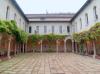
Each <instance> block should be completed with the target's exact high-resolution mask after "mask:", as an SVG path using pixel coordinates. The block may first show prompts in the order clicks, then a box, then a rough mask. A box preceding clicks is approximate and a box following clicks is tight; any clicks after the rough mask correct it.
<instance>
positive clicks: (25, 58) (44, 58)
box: [0, 53, 100, 74]
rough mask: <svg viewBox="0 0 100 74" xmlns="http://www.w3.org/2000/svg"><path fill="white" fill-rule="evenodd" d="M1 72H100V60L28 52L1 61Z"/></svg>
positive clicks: (74, 73) (79, 56)
mask: <svg viewBox="0 0 100 74" xmlns="http://www.w3.org/2000/svg"><path fill="white" fill-rule="evenodd" d="M0 74H100V60H97V59H92V58H90V57H87V56H81V55H76V54H73V53H42V54H41V53H28V54H21V55H18V56H16V57H15V58H12V59H11V60H8V61H4V62H0Z"/></svg>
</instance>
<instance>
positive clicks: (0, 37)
mask: <svg viewBox="0 0 100 74" xmlns="http://www.w3.org/2000/svg"><path fill="white" fill-rule="evenodd" d="M1 39H2V36H1V35H0V48H1Z"/></svg>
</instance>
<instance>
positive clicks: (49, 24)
mask: <svg viewBox="0 0 100 74" xmlns="http://www.w3.org/2000/svg"><path fill="white" fill-rule="evenodd" d="M30 26H31V27H32V33H31V34H34V33H35V30H36V26H39V34H42V35H43V34H45V33H44V26H47V33H46V34H51V33H52V26H54V28H55V31H54V34H60V35H69V33H68V32H67V26H70V27H71V24H70V23H67V22H40V23H39V22H33V23H29V24H28V29H27V31H28V32H29V27H30ZM59 26H62V33H60V32H59Z"/></svg>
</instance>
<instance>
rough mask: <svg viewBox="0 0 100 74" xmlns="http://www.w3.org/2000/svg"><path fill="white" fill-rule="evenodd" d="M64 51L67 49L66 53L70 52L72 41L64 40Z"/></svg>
mask: <svg viewBox="0 0 100 74" xmlns="http://www.w3.org/2000/svg"><path fill="white" fill-rule="evenodd" d="M66 49H67V52H72V49H73V48H72V39H67V40H66Z"/></svg>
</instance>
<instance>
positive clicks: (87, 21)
mask: <svg viewBox="0 0 100 74" xmlns="http://www.w3.org/2000/svg"><path fill="white" fill-rule="evenodd" d="M85 19H86V26H87V25H88V24H89V20H88V14H87V13H86V14H85Z"/></svg>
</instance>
